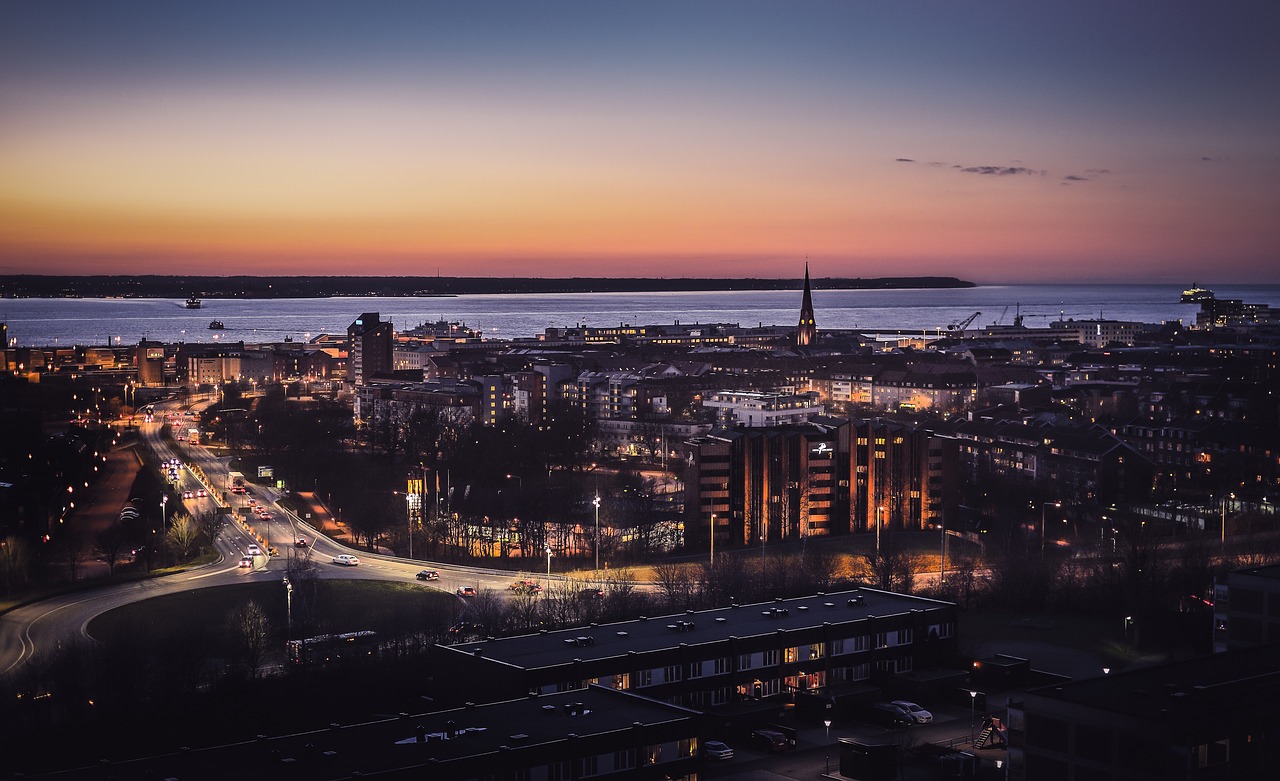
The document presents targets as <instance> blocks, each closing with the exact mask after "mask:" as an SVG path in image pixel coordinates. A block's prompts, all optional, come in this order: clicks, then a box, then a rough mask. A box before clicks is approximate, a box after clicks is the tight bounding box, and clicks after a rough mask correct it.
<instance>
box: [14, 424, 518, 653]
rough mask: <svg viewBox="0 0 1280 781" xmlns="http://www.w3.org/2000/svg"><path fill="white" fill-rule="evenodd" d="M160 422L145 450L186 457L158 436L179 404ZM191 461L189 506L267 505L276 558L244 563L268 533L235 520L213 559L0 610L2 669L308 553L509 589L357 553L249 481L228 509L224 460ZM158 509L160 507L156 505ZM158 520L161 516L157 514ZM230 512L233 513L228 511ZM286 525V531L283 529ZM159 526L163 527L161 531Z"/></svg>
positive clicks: (505, 576)
mask: <svg viewBox="0 0 1280 781" xmlns="http://www.w3.org/2000/svg"><path fill="white" fill-rule="evenodd" d="M155 406H156V416H155V418H156V419H155V420H154V421H152V422H150V423H143V424H142V425H141V426H140V428H139V435H140V437H141V439H142V441H143V443H144V445H146V446H147V447H150V448H151V449H152V450H153V451H154V452H155V453H156V455H157V457H158V458H159V460H160V461H161V462H163V461H165V460H167V459H173V458H177V459H181V458H182V456H183V454H179V453H176V452H174V451H173V448H172V447H171V446H170V445H169V444H168V443H167V442H166V441H165V439H164V438H163V437H162V436H161V431H162V426H163V421H164V419H165V416H167V415H169V414H170V413H171V412H174V413H177V414H178V415H179V417H178V420H181V418H182V417H184V416H182V415H181V413H180V411H178V410H177V403H176V402H167V403H164V404H157V405H155ZM186 449H187V451H188V455H189V456H190V458H191V459H192V461H191V463H194V464H197V465H198V466H199V468H200V470H201V471H202V472H203V474H204V476H205V478H206V481H207V482H202V481H201V480H200V479H198V477H197V475H196V473H195V472H194V471H193V470H192V469H191V468H190V467H189V466H187V465H184V466H183V467H182V468H180V469H179V470H178V477H177V481H176V483H175V489H176V490H177V491H178V492H179V493H178V495H179V496H182V495H183V492H185V491H191V492H192V493H193V494H195V493H196V492H198V491H199V490H200V489H201V488H204V489H205V491H206V493H208V494H209V496H207V497H198V496H193V498H191V499H185V500H183V501H182V504H183V505H184V507H185V509H186V510H187V511H188V512H190V513H192V514H193V515H194V514H198V513H204V512H219V513H232V514H234V512H235V510H237V509H239V508H241V507H248V506H249V500H250V499H253V500H254V501H255V502H256V503H257V504H258V505H259V506H263V507H266V508H270V510H269V511H270V512H271V514H272V521H271V523H270V526H271V528H270V532H269V533H270V534H271V535H272V536H273V537H278V538H279V539H280V540H281V541H282V542H283V541H287V542H285V544H280V543H278V542H276V541H275V540H274V539H273V544H276V545H277V547H278V552H279V555H278V556H268V555H266V552H265V549H264V551H263V553H261V554H259V555H256V556H250V557H249V558H251V560H252V566H251V567H241V566H240V560H241V558H242V557H246V556H249V549H250V546H251V545H259V546H260V547H263V546H262V543H261V541H260V540H259V539H258V537H257V536H256V534H257V533H259V532H261V533H264V534H265V533H267V532H268V530H267V522H266V521H265V520H259V519H257V518H255V519H254V521H253V523H254V524H255V525H254V526H253V527H252V528H253V530H254V532H253V533H251V532H250V530H249V527H246V526H245V525H244V524H242V523H240V522H238V521H234V520H230V521H228V522H226V523H224V524H223V526H222V528H221V530H220V531H219V532H218V535H217V537H216V539H215V540H214V547H215V549H216V551H217V553H218V558H217V560H216V561H214V562H212V563H210V564H206V565H203V566H200V567H196V568H194V569H192V570H189V571H185V572H182V573H179V574H175V575H169V576H165V577H158V578H151V579H146V580H140V581H132V582H128V583H119V584H111V585H106V586H103V587H101V588H97V589H93V590H91V591H82V592H77V593H74V594H66V595H62V596H57V597H51V598H48V599H43V600H40V601H39V602H35V603H32V604H28V605H24V606H21V607H18V608H15V609H13V610H10V611H9V612H8V613H5V614H3V615H0V674H3V673H9V672H13V671H15V670H17V669H19V668H21V667H22V666H23V665H25V664H27V663H28V662H30V661H31V659H32V658H33V657H34V656H35V655H36V654H38V653H39V652H40V651H42V650H45V649H52V648H56V647H57V645H58V644H59V643H60V642H63V641H66V640H68V639H74V638H78V637H88V634H87V631H86V628H87V626H88V624H89V622H90V621H91V620H92V619H93V618H94V617H95V616H97V615H99V614H101V613H104V612H106V611H108V610H112V609H114V608H117V607H120V606H122V605H127V604H129V603H131V602H137V601H139V600H143V599H150V598H152V597H159V596H164V595H166V594H175V593H178V592H181V591H187V590H190V589H193V588H207V587H210V586H221V585H228V584H234V583H243V582H245V581H246V579H250V578H255V579H261V578H267V579H271V578H279V579H281V580H283V578H284V575H285V572H286V571H287V566H288V561H289V559H290V558H291V557H293V556H299V555H305V556H310V557H311V558H312V559H313V560H314V561H315V562H316V563H317V564H318V567H317V574H318V575H319V577H321V578H339V579H341V578H345V579H366V580H401V581H405V582H409V583H414V584H419V583H420V582H419V581H418V580H417V578H416V574H417V573H418V571H419V570H422V569H434V570H436V571H437V572H439V573H440V579H439V580H438V581H431V582H430V583H429V584H427V583H421V584H420V585H421V586H422V587H423V588H434V589H439V590H442V591H447V592H450V593H453V592H456V590H457V589H459V588H461V587H462V586H471V587H473V588H475V589H477V590H486V589H489V590H494V591H498V592H501V593H503V594H506V593H508V591H507V586H508V585H509V584H510V583H511V581H512V579H513V578H514V577H515V573H512V572H508V571H503V570H487V569H483V568H479V567H467V566H460V565H454V564H440V563H434V562H427V561H409V560H405V559H397V558H395V557H391V556H381V555H377V554H370V553H368V552H367V551H360V550H354V549H352V548H349V547H347V546H345V545H343V544H341V543H339V542H336V541H335V540H333V539H331V538H330V537H327V536H325V535H324V534H321V533H320V531H319V530H317V529H316V528H314V527H313V526H311V525H309V524H307V523H304V522H303V521H302V520H301V519H299V518H297V517H296V516H295V515H293V514H292V513H290V512H289V511H287V510H285V509H284V508H281V507H280V506H279V505H278V504H277V499H278V498H279V496H278V495H277V494H276V492H274V490H271V489H266V488H263V487H261V486H256V485H252V484H250V485H249V486H248V491H249V493H248V494H246V495H243V496H240V495H232V494H228V497H227V498H228V500H229V501H230V506H229V507H228V506H224V505H222V504H221V503H220V502H219V500H218V499H217V498H216V497H217V495H219V494H220V492H221V491H223V490H225V489H226V487H227V480H228V479H229V478H228V468H227V463H226V459H225V458H220V457H218V456H216V455H214V454H213V453H211V452H210V451H208V450H207V449H206V448H204V447H201V446H198V445H197V446H191V445H188V447H187V448H186ZM156 509H159V508H156ZM176 511H177V508H174V507H172V506H169V507H167V508H166V514H167V516H168V517H169V518H170V519H172V517H173V514H174V513H175V512H176ZM157 517H158V514H157ZM228 517H233V516H232V515H228ZM286 528H288V529H289V531H288V533H286V532H285V529H286ZM157 531H158V530H157ZM298 537H305V538H306V539H307V541H308V546H307V547H306V548H301V549H300V548H296V547H294V545H293V540H295V539H297V538H298ZM343 553H345V554H351V555H354V556H357V557H358V558H359V560H360V564H359V565H358V566H354V567H349V566H342V565H338V564H334V563H333V561H332V560H333V557H335V556H337V555H339V554H343Z"/></svg>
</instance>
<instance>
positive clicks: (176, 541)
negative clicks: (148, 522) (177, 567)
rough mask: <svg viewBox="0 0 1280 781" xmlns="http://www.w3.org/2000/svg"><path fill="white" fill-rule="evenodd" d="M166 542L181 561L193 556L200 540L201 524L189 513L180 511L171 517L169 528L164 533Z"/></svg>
mask: <svg viewBox="0 0 1280 781" xmlns="http://www.w3.org/2000/svg"><path fill="white" fill-rule="evenodd" d="M164 541H165V544H166V545H168V546H169V549H170V550H172V551H173V552H174V555H176V556H177V557H178V560H179V561H186V560H187V559H189V558H191V555H192V553H193V552H194V551H195V550H196V548H197V546H198V544H199V542H200V526H199V524H197V523H196V522H195V519H193V518H192V517H191V515H190V514H189V513H178V514H177V515H175V516H173V517H172V518H171V519H169V530H168V531H166V532H165V534H164Z"/></svg>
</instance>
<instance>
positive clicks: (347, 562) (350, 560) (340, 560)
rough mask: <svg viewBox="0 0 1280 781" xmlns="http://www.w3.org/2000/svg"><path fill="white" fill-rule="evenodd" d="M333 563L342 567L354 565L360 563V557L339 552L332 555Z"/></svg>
mask: <svg viewBox="0 0 1280 781" xmlns="http://www.w3.org/2000/svg"><path fill="white" fill-rule="evenodd" d="M333 563H334V564H341V565H342V566H344V567H354V566H356V565H357V564H359V563H360V559H357V558H356V557H355V556H352V555H351V554H350V553H339V554H338V555H337V556H334V557H333Z"/></svg>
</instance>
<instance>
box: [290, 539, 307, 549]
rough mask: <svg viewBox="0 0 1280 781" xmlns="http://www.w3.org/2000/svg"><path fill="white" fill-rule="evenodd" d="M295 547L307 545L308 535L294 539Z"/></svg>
mask: <svg viewBox="0 0 1280 781" xmlns="http://www.w3.org/2000/svg"><path fill="white" fill-rule="evenodd" d="M293 547H295V548H305V547H307V538H306V537H299V538H298V539H296V540H294V541H293Z"/></svg>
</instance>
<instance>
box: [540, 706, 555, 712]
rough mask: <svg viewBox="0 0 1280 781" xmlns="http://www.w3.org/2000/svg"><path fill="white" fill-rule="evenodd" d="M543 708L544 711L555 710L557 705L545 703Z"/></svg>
mask: <svg viewBox="0 0 1280 781" xmlns="http://www.w3.org/2000/svg"><path fill="white" fill-rule="evenodd" d="M542 709H543V710H544V711H554V710H555V709H556V706H554V705H543V706H542Z"/></svg>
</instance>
